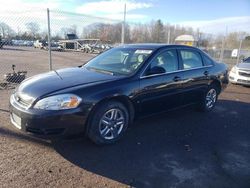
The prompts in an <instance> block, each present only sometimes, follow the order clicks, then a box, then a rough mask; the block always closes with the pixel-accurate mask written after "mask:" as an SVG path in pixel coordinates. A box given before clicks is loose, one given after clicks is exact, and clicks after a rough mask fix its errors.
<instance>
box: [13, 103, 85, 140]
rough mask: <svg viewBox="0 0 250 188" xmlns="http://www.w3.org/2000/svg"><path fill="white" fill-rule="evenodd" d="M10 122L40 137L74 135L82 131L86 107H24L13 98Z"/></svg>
mask: <svg viewBox="0 0 250 188" xmlns="http://www.w3.org/2000/svg"><path fill="white" fill-rule="evenodd" d="M10 119H11V122H12V124H13V125H14V126H15V127H16V128H18V129H20V130H21V131H23V132H26V133H29V134H31V135H33V136H37V137H40V138H54V137H63V136H69V135H76V134H79V133H81V132H84V129H85V123H86V120H87V109H83V108H81V107H79V108H76V109H70V110H58V111H54V110H39V109H31V108H30V109H25V108H23V107H21V106H20V105H18V103H17V102H16V101H15V100H10Z"/></svg>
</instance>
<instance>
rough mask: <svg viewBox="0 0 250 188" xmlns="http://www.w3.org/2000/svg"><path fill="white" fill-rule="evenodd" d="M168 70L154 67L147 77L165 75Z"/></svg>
mask: <svg viewBox="0 0 250 188" xmlns="http://www.w3.org/2000/svg"><path fill="white" fill-rule="evenodd" d="M165 72H166V70H165V69H164V68H163V67H160V66H154V67H153V68H151V69H149V70H148V71H147V75H154V74H163V73H165Z"/></svg>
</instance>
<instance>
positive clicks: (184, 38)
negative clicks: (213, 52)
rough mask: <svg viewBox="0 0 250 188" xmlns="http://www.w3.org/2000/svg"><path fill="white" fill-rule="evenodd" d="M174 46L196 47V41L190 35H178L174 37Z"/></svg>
mask: <svg viewBox="0 0 250 188" xmlns="http://www.w3.org/2000/svg"><path fill="white" fill-rule="evenodd" d="M175 44H183V45H188V46H196V45H197V40H195V39H194V37H193V36H192V35H180V36H178V37H176V39H175Z"/></svg>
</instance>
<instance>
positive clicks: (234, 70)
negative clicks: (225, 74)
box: [231, 66, 236, 74]
mask: <svg viewBox="0 0 250 188" xmlns="http://www.w3.org/2000/svg"><path fill="white" fill-rule="evenodd" d="M231 72H232V73H234V74H236V67H235V66H234V67H233V68H232V69H231Z"/></svg>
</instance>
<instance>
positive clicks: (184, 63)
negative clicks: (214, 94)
mask: <svg viewBox="0 0 250 188" xmlns="http://www.w3.org/2000/svg"><path fill="white" fill-rule="evenodd" d="M178 53H179V56H180V63H181V68H182V70H183V71H182V79H183V82H182V91H183V105H186V104H192V103H196V102H197V101H198V100H199V99H200V98H201V96H202V95H203V94H204V91H206V89H207V87H208V83H209V72H210V68H211V66H206V65H204V63H203V60H202V56H201V54H200V53H199V52H198V51H197V50H194V49H179V50H178Z"/></svg>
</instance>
